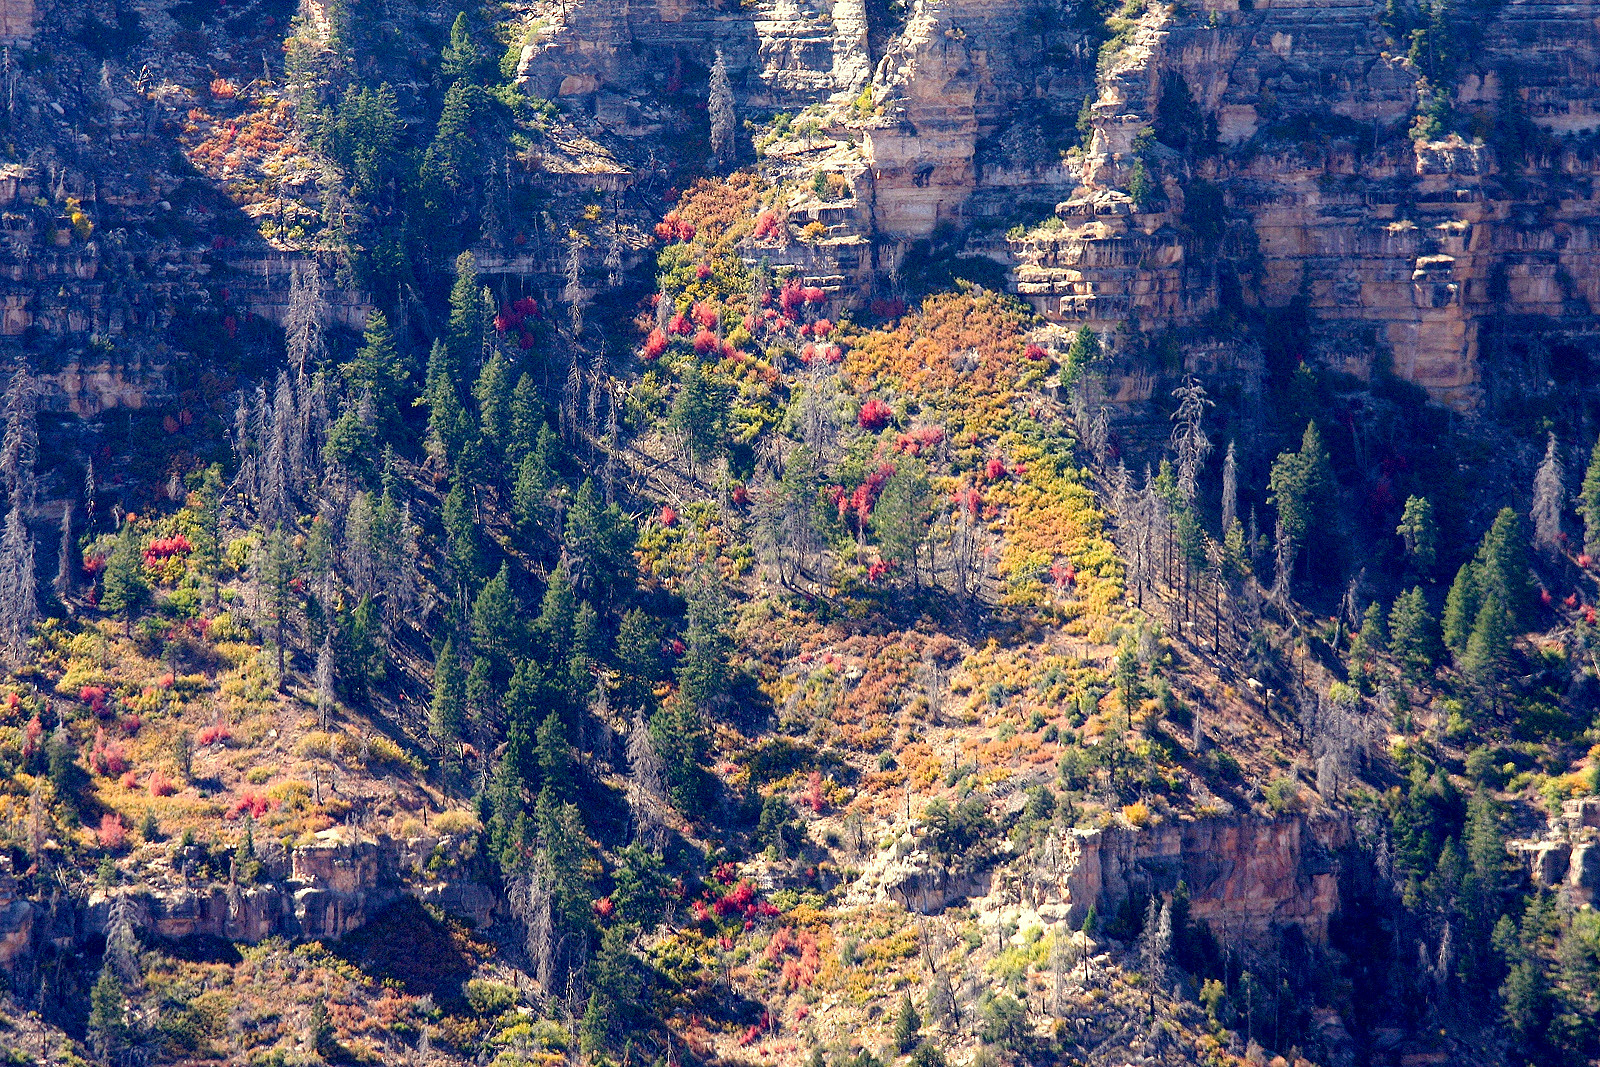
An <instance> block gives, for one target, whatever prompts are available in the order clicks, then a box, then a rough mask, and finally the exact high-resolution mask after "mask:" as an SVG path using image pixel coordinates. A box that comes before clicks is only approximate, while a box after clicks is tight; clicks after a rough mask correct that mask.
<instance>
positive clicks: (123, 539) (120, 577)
mask: <svg viewBox="0 0 1600 1067" xmlns="http://www.w3.org/2000/svg"><path fill="white" fill-rule="evenodd" d="M149 599H150V586H149V583H147V582H146V581H145V577H144V566H143V562H142V560H141V559H140V552H139V543H138V540H137V538H136V537H135V535H134V532H133V525H132V524H131V523H123V526H122V532H121V533H119V534H118V535H117V544H116V547H115V548H113V549H112V550H111V555H110V556H109V557H107V559H106V569H105V574H104V576H103V577H102V578H101V589H100V608H101V610H102V611H106V612H109V613H110V614H112V615H121V616H122V621H123V623H124V625H125V626H126V627H127V630H128V632H129V633H130V634H131V633H132V632H133V617H134V615H135V614H137V613H138V611H139V609H140V608H142V607H144V605H145V603H146V602H147V601H148V600H149Z"/></svg>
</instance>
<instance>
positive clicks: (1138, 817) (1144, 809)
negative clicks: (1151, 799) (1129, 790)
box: [1122, 800, 1150, 827]
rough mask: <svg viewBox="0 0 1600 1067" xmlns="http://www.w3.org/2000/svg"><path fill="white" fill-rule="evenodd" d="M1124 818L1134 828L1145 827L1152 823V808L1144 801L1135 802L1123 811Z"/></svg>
mask: <svg viewBox="0 0 1600 1067" xmlns="http://www.w3.org/2000/svg"><path fill="white" fill-rule="evenodd" d="M1122 817H1123V818H1124V819H1127V820H1128V822H1129V824H1130V825H1132V826H1134V827H1141V826H1144V825H1145V824H1146V823H1148V822H1149V821H1150V807H1149V805H1147V804H1146V803H1145V802H1144V801H1142V800H1135V801H1134V802H1133V803H1132V804H1129V805H1128V806H1127V807H1125V808H1123V809H1122Z"/></svg>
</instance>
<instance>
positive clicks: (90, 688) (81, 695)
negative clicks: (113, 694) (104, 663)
mask: <svg viewBox="0 0 1600 1067" xmlns="http://www.w3.org/2000/svg"><path fill="white" fill-rule="evenodd" d="M78 699H79V700H81V701H83V702H84V703H85V704H87V705H89V710H90V711H92V712H94V713H95V714H96V715H99V716H101V717H104V716H106V715H107V714H109V712H108V711H107V709H106V688H105V686H103V685H86V686H84V687H83V688H82V689H80V690H78Z"/></svg>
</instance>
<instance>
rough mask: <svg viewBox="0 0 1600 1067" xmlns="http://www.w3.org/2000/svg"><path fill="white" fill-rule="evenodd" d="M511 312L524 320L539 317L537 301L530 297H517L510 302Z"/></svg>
mask: <svg viewBox="0 0 1600 1067" xmlns="http://www.w3.org/2000/svg"><path fill="white" fill-rule="evenodd" d="M511 310H512V311H514V312H516V313H517V314H518V315H520V316H522V317H523V318H524V319H536V318H538V317H539V301H537V300H535V299H534V298H533V297H531V296H524V297H519V298H518V299H517V300H515V301H513V302H512V304H511Z"/></svg>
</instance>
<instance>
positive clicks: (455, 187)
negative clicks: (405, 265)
mask: <svg viewBox="0 0 1600 1067" xmlns="http://www.w3.org/2000/svg"><path fill="white" fill-rule="evenodd" d="M488 106H489V96H488V94H487V93H485V92H484V90H483V87H482V86H481V85H476V84H473V83H471V82H467V81H457V82H456V83H455V84H453V85H451V86H450V88H449V89H448V90H446V92H445V95H444V107H443V108H442V109H441V110H440V112H439V126H438V128H437V131H436V132H435V134H434V138H433V143H432V144H430V145H429V146H428V151H427V153H426V155H425V156H424V157H423V162H422V176H423V180H424V182H425V183H427V184H431V185H433V186H435V188H436V190H437V191H436V192H435V193H434V196H435V197H437V198H438V200H437V203H436V207H439V208H443V209H445V211H446V212H447V214H450V215H457V214H459V208H460V201H459V200H458V199H451V200H447V199H446V198H447V197H449V198H460V197H461V196H462V194H464V193H466V192H467V191H468V189H469V187H470V186H471V185H472V184H473V182H474V181H475V180H476V179H477V178H478V176H479V175H480V174H481V173H482V171H483V160H482V157H481V153H480V149H479V147H478V146H479V136H478V129H477V127H478V124H479V121H480V119H481V117H482V116H483V114H484V112H485V111H487V110H488ZM462 255H464V256H465V255H470V253H467V252H463V253H462ZM472 295H473V297H474V300H476V297H477V295H478V294H477V287H476V286H474V287H473V292H472ZM472 362H473V363H475V362H476V359H475V358H474V359H473V360H472Z"/></svg>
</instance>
